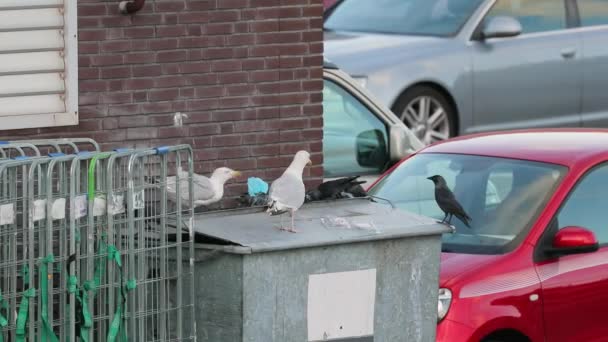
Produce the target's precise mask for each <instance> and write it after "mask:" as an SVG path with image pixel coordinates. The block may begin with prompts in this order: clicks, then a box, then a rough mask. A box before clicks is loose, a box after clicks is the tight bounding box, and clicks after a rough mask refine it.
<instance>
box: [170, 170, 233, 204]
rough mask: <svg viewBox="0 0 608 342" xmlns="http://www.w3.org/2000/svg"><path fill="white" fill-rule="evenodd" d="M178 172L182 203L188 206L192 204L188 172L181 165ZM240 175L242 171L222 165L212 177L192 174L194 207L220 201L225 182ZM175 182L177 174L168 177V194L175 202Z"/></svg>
mask: <svg viewBox="0 0 608 342" xmlns="http://www.w3.org/2000/svg"><path fill="white" fill-rule="evenodd" d="M177 172H178V174H179V182H180V186H179V189H180V195H181V198H182V203H184V204H186V205H187V206H190V204H189V201H190V198H189V196H188V172H186V171H184V170H182V168H181V167H180V168H179V170H178V171H177ZM240 175H241V173H240V172H238V171H234V170H232V169H229V168H227V167H220V168H218V169H215V171H213V173H212V174H211V177H210V178H207V177H205V176H202V175H197V174H196V173H194V174H193V176H192V183H193V184H192V187H193V196H192V197H194V207H195V208H196V207H198V206H201V205H205V206H206V205H209V204H213V203H215V202H219V201H220V200H221V199H222V197H223V196H224V184H225V183H226V182H227V181H228V180H230V179H232V178H235V177H238V176H240ZM175 183H176V177H175V176H172V177H167V195H168V197H169V199H170V200H171V201H173V202H175V201H176V199H177V193H176V192H177V191H176V190H177V189H176V186H175Z"/></svg>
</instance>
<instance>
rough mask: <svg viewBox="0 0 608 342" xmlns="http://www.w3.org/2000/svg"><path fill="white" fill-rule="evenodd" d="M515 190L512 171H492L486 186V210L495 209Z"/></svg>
mask: <svg viewBox="0 0 608 342" xmlns="http://www.w3.org/2000/svg"><path fill="white" fill-rule="evenodd" d="M512 189H513V171H512V170H500V169H498V170H492V171H491V172H490V174H489V176H488V184H487V186H486V209H489V208H495V207H496V206H497V205H499V204H500V203H502V201H503V200H504V199H505V198H507V196H508V195H509V194H510V193H511V190H512Z"/></svg>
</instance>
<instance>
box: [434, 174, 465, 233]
mask: <svg viewBox="0 0 608 342" xmlns="http://www.w3.org/2000/svg"><path fill="white" fill-rule="evenodd" d="M427 179H429V180H431V181H433V183H434V184H435V201H436V202H437V205H438V206H439V208H440V209H441V210H442V211H443V212H444V214H445V216H444V217H443V220H441V223H446V219H447V218H448V215H449V216H450V217H449V219H448V221H447V224H451V222H452V217H453V216H456V217H457V218H458V219H459V220H460V221H462V223H464V224H465V226H467V227H469V228H471V226H470V225H469V221H471V220H472V219H471V218H470V217H469V215H467V213H466V212H465V211H464V209H463V208H462V206H461V205H460V203H458V201H457V200H456V197H455V196H454V193H453V192H452V190H450V188H448V185H447V183H446V182H445V179H444V178H443V177H441V176H439V175H435V176H432V177H429V178H427Z"/></svg>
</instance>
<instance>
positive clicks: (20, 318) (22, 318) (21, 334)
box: [15, 288, 36, 342]
mask: <svg viewBox="0 0 608 342" xmlns="http://www.w3.org/2000/svg"><path fill="white" fill-rule="evenodd" d="M34 297H36V289H32V288H30V289H28V290H26V291H25V292H23V298H22V299H21V304H19V313H18V314H17V329H15V335H16V336H17V338H16V339H15V341H16V342H24V341H25V335H26V331H25V326H26V325H27V315H28V311H29V306H30V299H31V298H34Z"/></svg>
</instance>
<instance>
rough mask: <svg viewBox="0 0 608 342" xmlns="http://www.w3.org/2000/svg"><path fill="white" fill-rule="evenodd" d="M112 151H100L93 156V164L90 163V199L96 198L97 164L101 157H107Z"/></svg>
mask: <svg viewBox="0 0 608 342" xmlns="http://www.w3.org/2000/svg"><path fill="white" fill-rule="evenodd" d="M110 155H111V154H110V153H100V154H97V155H95V156H94V157H93V158H91V164H90V165H89V201H94V200H95V164H97V160H98V159H101V158H107V157H109V156H110Z"/></svg>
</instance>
